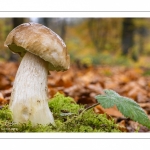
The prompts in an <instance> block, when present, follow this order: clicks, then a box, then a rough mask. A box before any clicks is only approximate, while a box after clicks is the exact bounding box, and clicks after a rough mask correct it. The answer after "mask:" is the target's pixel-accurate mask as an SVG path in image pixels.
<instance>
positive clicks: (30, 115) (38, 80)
mask: <svg viewBox="0 0 150 150" xmlns="http://www.w3.org/2000/svg"><path fill="white" fill-rule="evenodd" d="M47 75H48V64H47V62H46V61H44V60H43V59H41V58H40V57H38V56H36V55H34V54H32V53H30V52H27V53H26V54H25V56H24V57H23V59H22V61H21V63H20V66H19V69H18V71H17V74H16V78H15V81H14V85H13V90H12V94H11V99H10V104H9V108H10V110H11V111H12V114H13V120H14V122H16V123H26V122H28V121H31V123H32V124H33V125H36V124H43V125H45V124H49V123H51V124H53V125H54V124H55V123H54V119H53V115H52V113H51V111H50V109H49V107H48V92H47Z"/></svg>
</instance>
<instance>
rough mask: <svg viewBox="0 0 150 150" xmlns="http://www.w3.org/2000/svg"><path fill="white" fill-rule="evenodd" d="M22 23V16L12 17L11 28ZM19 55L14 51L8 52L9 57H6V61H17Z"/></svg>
mask: <svg viewBox="0 0 150 150" xmlns="http://www.w3.org/2000/svg"><path fill="white" fill-rule="evenodd" d="M22 23H24V18H12V28H15V27H17V26H18V25H20V24H22ZM18 59H19V56H18V55H17V54H14V53H10V57H9V59H8V61H14V62H16V61H18Z"/></svg>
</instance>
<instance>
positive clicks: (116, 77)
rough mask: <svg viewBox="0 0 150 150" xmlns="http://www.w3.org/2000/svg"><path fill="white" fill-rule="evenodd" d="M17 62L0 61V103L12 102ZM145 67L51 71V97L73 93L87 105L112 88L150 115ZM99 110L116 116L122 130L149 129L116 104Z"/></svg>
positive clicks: (78, 100) (96, 110)
mask: <svg viewBox="0 0 150 150" xmlns="http://www.w3.org/2000/svg"><path fill="white" fill-rule="evenodd" d="M18 65H19V64H18V63H12V62H7V63H0V106H1V107H2V106H3V105H5V104H8V103H9V100H10V94H11V90H12V85H13V81H14V78H15V74H16V71H17V69H18ZM144 73H145V69H144V68H140V69H139V68H126V67H109V66H95V67H94V66H91V67H87V66H84V65H80V66H77V65H72V66H71V68H70V69H69V70H68V71H65V72H55V71H54V72H50V75H49V76H48V91H49V98H52V97H53V96H54V95H55V94H56V93H57V92H60V93H63V94H65V95H66V96H70V97H72V98H73V99H74V100H75V101H76V102H77V103H79V104H85V107H88V106H91V105H92V104H94V103H96V99H95V96H96V95H98V94H103V92H104V89H112V90H114V91H116V92H117V93H119V94H120V95H122V96H126V97H129V98H132V99H133V100H135V101H136V102H138V104H139V105H140V106H141V107H142V108H143V109H144V110H145V112H146V113H147V114H148V115H150V104H149V101H150V94H149V91H150V77H149V76H145V75H144ZM94 111H95V112H96V113H100V114H103V113H106V114H107V116H108V118H111V117H113V118H115V120H116V123H118V124H119V126H120V128H121V130H123V131H125V132H133V131H135V130H138V131H139V132H140V131H141V132H147V131H149V130H148V129H147V128H146V127H143V126H142V125H139V124H138V123H135V122H133V121H131V120H130V119H128V118H125V117H124V116H123V115H122V114H121V113H120V112H119V111H118V110H117V108H116V107H115V106H114V107H113V108H110V109H104V108H103V107H102V106H100V105H98V106H96V107H95V108H94Z"/></svg>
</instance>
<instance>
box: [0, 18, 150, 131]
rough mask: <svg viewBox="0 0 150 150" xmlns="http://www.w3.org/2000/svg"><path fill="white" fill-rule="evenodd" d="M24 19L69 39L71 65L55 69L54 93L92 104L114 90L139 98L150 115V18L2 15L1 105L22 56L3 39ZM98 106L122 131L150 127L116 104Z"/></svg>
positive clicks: (52, 76) (51, 84)
mask: <svg viewBox="0 0 150 150" xmlns="http://www.w3.org/2000/svg"><path fill="white" fill-rule="evenodd" d="M25 22H37V23H41V24H43V25H45V26H47V27H49V28H51V29H52V30H53V31H54V32H56V33H57V34H58V35H60V37H61V38H62V39H63V40H64V41H65V43H66V45H67V49H68V53H69V54H70V57H71V67H70V69H69V70H67V71H65V72H56V71H53V72H52V71H51V72H50V75H49V76H48V96H49V98H52V97H54V95H55V94H56V93H57V92H60V93H63V94H64V95H65V96H70V97H72V98H73V99H74V100H75V101H76V102H77V103H78V104H84V105H85V107H88V106H90V105H92V104H94V103H96V99H95V96H96V95H99V94H104V92H103V91H104V89H111V90H114V91H116V92H117V93H119V94H120V95H122V96H126V97H129V98H132V99H133V100H135V101H136V102H137V103H138V104H139V105H140V106H141V107H142V108H143V109H144V110H145V112H146V113H147V114H148V115H149V117H150V18H1V19H0V106H3V105H5V104H9V101H10V96H11V92H12V86H13V83H14V79H15V75H16V72H17V69H18V66H19V63H20V61H21V58H20V57H19V56H18V55H17V54H13V53H11V51H10V50H9V49H8V48H5V47H4V41H5V39H6V37H7V35H8V34H9V32H10V31H11V30H12V29H13V28H15V27H16V26H18V25H20V24H22V23H25ZM94 111H95V112H96V113H100V114H104V113H106V114H107V115H108V116H112V117H114V118H115V120H116V123H118V124H120V125H121V128H122V126H123V128H122V130H123V131H127V132H135V131H137V130H138V131H139V132H149V131H150V130H149V129H147V128H145V127H143V126H141V125H139V124H137V123H136V122H133V121H131V120H128V119H127V120H126V119H125V120H124V118H123V116H122V114H121V113H120V112H119V111H118V110H117V109H116V107H113V108H110V109H104V108H102V107H101V105H99V106H97V107H95V108H94ZM120 118H121V119H120Z"/></svg>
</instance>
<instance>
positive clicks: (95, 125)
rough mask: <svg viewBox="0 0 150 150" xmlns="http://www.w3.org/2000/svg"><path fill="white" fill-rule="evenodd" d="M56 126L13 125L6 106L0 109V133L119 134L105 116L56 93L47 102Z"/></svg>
mask: <svg viewBox="0 0 150 150" xmlns="http://www.w3.org/2000/svg"><path fill="white" fill-rule="evenodd" d="M49 107H50V109H51V111H52V112H53V115H54V118H55V123H56V126H55V127H54V126H52V125H51V124H49V125H46V126H43V125H40V124H39V125H36V126H32V124H31V123H30V122H28V123H26V124H25V123H22V124H15V123H14V122H13V121H12V115H11V112H10V111H9V109H8V106H5V107H3V108H2V109H0V132H120V130H119V129H118V127H117V125H116V124H115V123H114V121H113V120H108V119H107V117H106V115H100V114H96V113H94V111H93V109H89V110H87V111H84V112H83V110H84V106H83V105H78V104H76V102H75V101H74V100H73V99H72V98H70V97H65V96H64V95H62V94H60V93H57V94H56V95H55V97H54V98H52V99H51V100H50V101H49Z"/></svg>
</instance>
